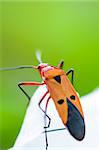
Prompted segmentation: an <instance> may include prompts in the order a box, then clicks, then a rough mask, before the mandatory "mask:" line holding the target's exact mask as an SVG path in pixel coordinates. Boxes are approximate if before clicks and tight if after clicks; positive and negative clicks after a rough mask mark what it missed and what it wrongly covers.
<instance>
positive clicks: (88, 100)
mask: <svg viewBox="0 0 99 150" xmlns="http://www.w3.org/2000/svg"><path fill="white" fill-rule="evenodd" d="M45 92H46V87H45V86H41V87H39V88H38V89H37V91H36V92H35V94H34V96H33V97H32V99H31V103H30V104H29V107H28V109H27V112H26V115H25V119H24V122H23V125H22V128H21V131H20V133H19V135H18V137H17V140H16V142H15V145H14V147H13V150H25V149H26V150H45V139H44V134H43V133H42V132H43V131H44V129H43V127H44V114H43V112H42V111H41V110H40V109H39V107H38V102H39V100H40V98H41V97H42V95H43V94H44V93H45ZM81 103H82V107H83V111H84V116H85V123H86V135H85V138H84V140H83V141H80V142H79V141H77V140H75V139H74V138H73V137H72V136H71V135H70V134H69V132H68V131H67V130H62V131H55V132H50V133H48V142H49V148H48V150H66V149H68V150H77V149H79V150H96V149H97V150H99V89H96V90H95V91H93V92H92V93H91V94H88V95H86V96H84V97H82V98H81ZM44 105H45V101H44V102H43V105H42V107H44ZM48 114H49V116H50V117H51V119H52V121H51V126H50V129H55V128H63V127H64V126H63V124H62V122H61V120H60V118H59V116H58V114H57V111H56V109H55V106H54V104H53V101H52V100H50V102H49V105H48Z"/></svg>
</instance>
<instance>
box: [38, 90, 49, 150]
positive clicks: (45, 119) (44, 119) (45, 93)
mask: <svg viewBox="0 0 99 150" xmlns="http://www.w3.org/2000/svg"><path fill="white" fill-rule="evenodd" d="M48 93H49V91H47V92H46V93H45V94H44V95H43V97H42V99H41V100H40V102H39V107H40V109H41V110H42V111H43V112H44V114H45V116H44V123H45V127H44V129H45V131H44V132H45V140H46V150H47V147H48V140H47V130H46V129H47V128H48V127H49V126H50V123H51V118H50V117H49V116H48V115H47V113H46V112H47V107H48V102H49V100H50V96H49V97H48V99H47V102H46V106H45V110H43V109H42V108H41V106H40V104H41V102H42V101H43V99H44V98H45V96H46V95H47V94H48ZM46 117H47V118H48V119H49V123H48V126H46Z"/></svg>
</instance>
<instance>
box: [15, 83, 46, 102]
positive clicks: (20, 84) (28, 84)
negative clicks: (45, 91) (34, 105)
mask: <svg viewBox="0 0 99 150" xmlns="http://www.w3.org/2000/svg"><path fill="white" fill-rule="evenodd" d="M43 84H45V83H39V82H20V83H19V84H18V87H19V88H20V89H21V91H22V92H23V93H24V94H25V96H26V97H27V98H28V100H29V101H30V99H31V97H30V96H29V95H28V94H27V93H26V91H25V90H23V88H22V87H21V86H39V85H43Z"/></svg>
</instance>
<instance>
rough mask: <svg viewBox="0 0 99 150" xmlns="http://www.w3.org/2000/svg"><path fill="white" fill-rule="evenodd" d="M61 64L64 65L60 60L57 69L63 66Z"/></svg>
mask: <svg viewBox="0 0 99 150" xmlns="http://www.w3.org/2000/svg"><path fill="white" fill-rule="evenodd" d="M63 65H64V61H63V60H62V61H61V62H60V63H59V64H58V66H57V67H58V68H59V69H61V68H62V67H63Z"/></svg>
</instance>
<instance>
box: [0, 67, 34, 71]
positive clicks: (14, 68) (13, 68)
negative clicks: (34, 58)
mask: <svg viewBox="0 0 99 150" xmlns="http://www.w3.org/2000/svg"><path fill="white" fill-rule="evenodd" d="M24 68H33V66H17V67H11V68H10V67H9V68H0V71H1V70H4V71H6V70H16V69H24Z"/></svg>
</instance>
